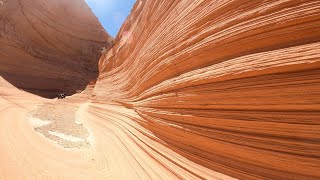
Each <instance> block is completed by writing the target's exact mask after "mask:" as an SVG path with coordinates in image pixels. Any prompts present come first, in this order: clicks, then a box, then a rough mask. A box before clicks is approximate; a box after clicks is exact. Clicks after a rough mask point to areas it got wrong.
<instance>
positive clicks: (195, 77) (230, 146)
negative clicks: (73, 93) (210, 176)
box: [90, 0, 320, 179]
mask: <svg viewBox="0 0 320 180" xmlns="http://www.w3.org/2000/svg"><path fill="white" fill-rule="evenodd" d="M319 29H320V2H319V1H314V0H301V1H297V0H286V1H283V0H268V1H252V0H233V1H230V0H220V1H213V0H212V1H210V0H197V1H194V0H185V1H181V0H171V1H163V0H153V1H144V0H138V1H137V2H136V4H135V6H134V8H133V10H132V12H131V14H130V15H129V17H128V18H127V20H126V21H125V23H124V25H123V26H122V28H121V30H120V32H119V34H118V36H117V37H116V39H115V44H114V46H113V48H112V49H110V50H109V51H108V52H107V53H106V54H105V55H103V56H102V57H101V59H100V62H99V70H100V75H99V78H98V80H97V82H96V84H95V87H94V89H93V94H92V96H93V98H92V102H94V104H117V105H121V106H124V107H126V108H127V109H131V110H134V111H135V112H136V113H137V114H138V115H139V116H138V117H134V118H133V117H131V120H132V121H136V122H138V123H139V125H140V126H141V127H143V128H145V129H148V130H149V131H151V132H152V133H153V134H154V135H155V136H156V138H155V137H153V136H152V135H150V134H148V133H143V131H142V130H141V133H140V134H139V135H137V134H134V133H132V132H133V130H132V128H133V129H135V130H138V131H139V130H140V129H139V127H140V126H136V127H130V129H128V128H126V126H123V127H121V128H119V131H124V132H126V134H127V136H129V137H132V139H133V141H134V142H136V143H137V144H139V143H146V142H147V141H157V142H158V143H160V144H162V145H163V146H166V147H167V148H170V149H171V150H173V151H174V152H176V153H178V154H180V155H182V156H184V157H185V158H187V159H189V160H191V161H193V162H195V163H197V164H199V165H202V166H203V167H206V168H209V169H211V170H214V171H217V172H221V173H223V174H226V175H229V176H232V177H236V178H240V179H261V178H267V179H288V178H289V179H319V178H320V154H319V152H320V121H319V120H320V94H319V90H320V31H319ZM90 88H92V86H90ZM92 108H94V106H93V107H92ZM93 110H94V109H93ZM93 110H92V111H93ZM96 110H97V109H96ZM97 111H99V109H98V110H97ZM100 111H101V109H100ZM109 111H110V112H111V110H106V111H104V113H107V114H108V112H109ZM100 113H102V112H100ZM112 113H115V114H118V115H119V116H121V115H122V116H124V117H130V114H126V111H124V110H123V111H113V112H112ZM112 113H110V116H111V114H112ZM111 123H114V124H119V123H126V122H124V121H123V119H121V118H119V119H117V120H116V121H114V122H111ZM142 137H143V138H142ZM146 138H147V139H149V140H145V139H146ZM154 150H155V151H156V152H157V153H154V154H150V156H151V157H152V158H154V159H161V158H167V159H171V161H172V162H173V163H175V164H178V165H179V167H181V168H182V169H184V170H185V171H186V172H187V171H188V172H190V171H191V172H192V173H193V175H195V176H196V177H198V178H201V177H203V176H201V174H198V173H197V171H192V170H190V169H189V168H190V166H189V165H188V164H183V163H180V162H178V161H176V160H174V158H173V157H170V156H166V155H165V153H161V151H160V150H159V151H157V149H154ZM168 169H169V170H170V171H171V172H174V171H175V169H170V168H168ZM197 175H198V176H197Z"/></svg>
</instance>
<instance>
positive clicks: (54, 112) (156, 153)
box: [0, 92, 232, 179]
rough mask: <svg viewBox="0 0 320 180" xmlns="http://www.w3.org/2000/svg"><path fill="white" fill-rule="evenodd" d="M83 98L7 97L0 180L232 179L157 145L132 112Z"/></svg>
mask: <svg viewBox="0 0 320 180" xmlns="http://www.w3.org/2000/svg"><path fill="white" fill-rule="evenodd" d="M84 96H85V95H81V94H78V95H75V96H72V97H67V98H66V99H63V100H57V99H54V100H47V99H43V98H40V97H38V96H35V95H32V94H28V93H25V92H21V93H18V94H12V95H9V96H2V97H1V98H0V107H1V110H0V147H1V148H0V162H1V168H0V179H8V178H9V179H24V178H32V179H46V178H50V179H51V178H53V179H73V178H77V179H127V178H130V179H142V178H144V179H150V178H152V179H168V178H170V179H178V178H188V179H194V178H200V176H201V177H206V178H209V179H212V178H213V179H232V178H231V177H228V176H226V175H223V174H221V173H217V172H214V171H212V170H209V169H206V168H204V167H202V166H199V165H197V164H195V163H193V162H191V161H189V160H187V159H185V158H184V157H182V156H180V155H178V154H176V153H174V152H173V151H171V150H169V149H167V148H166V147H164V146H163V145H160V144H159V143H157V141H158V139H157V137H156V136H154V135H152V133H151V132H149V131H148V130H146V129H144V128H142V127H140V126H139V124H138V123H137V122H136V121H134V120H138V119H139V116H138V114H137V113H136V112H134V111H133V110H130V109H127V108H125V107H123V106H121V105H118V104H95V103H91V102H90V101H89V100H86V99H87V98H85V97H84ZM125 111H126V116H127V117H124V116H123V115H122V114H123V112H125ZM120 112H121V113H120ZM133 119H134V120H133ZM144 134H149V135H151V136H154V140H152V139H149V138H146V136H144ZM169 157H170V159H169ZM186 167H188V168H186ZM190 170H191V171H192V172H191V171H190ZM195 172H196V173H195ZM199 175H200V176H199Z"/></svg>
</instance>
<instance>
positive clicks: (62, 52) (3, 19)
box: [0, 0, 112, 97]
mask: <svg viewBox="0 0 320 180" xmlns="http://www.w3.org/2000/svg"><path fill="white" fill-rule="evenodd" d="M1 2H2V3H1V4H0V63H1V67H0V75H1V76H2V77H3V78H5V79H6V80H7V81H9V82H10V83H11V84H13V85H14V86H16V87H18V88H22V89H24V90H26V91H29V92H32V93H35V94H38V95H41V96H44V97H52V96H53V95H56V93H57V92H61V91H64V92H67V93H74V92H75V91H76V90H78V89H84V88H85V87H86V85H87V84H88V83H89V82H90V81H91V80H92V79H94V78H96V77H97V76H98V67H97V61H98V60H99V54H100V53H99V51H100V49H101V48H102V47H109V46H110V41H111V40H112V38H111V37H110V36H109V35H108V34H107V33H106V32H105V30H104V29H103V28H102V26H101V25H100V23H99V22H98V20H97V18H96V17H95V16H94V15H93V13H92V12H91V10H90V9H89V7H88V6H87V4H86V3H85V2H84V1H81V0H80V1H79V0H68V1H64V0H50V1H40V0H2V1H1Z"/></svg>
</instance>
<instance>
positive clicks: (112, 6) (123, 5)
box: [85, 0, 136, 37]
mask: <svg viewBox="0 0 320 180" xmlns="http://www.w3.org/2000/svg"><path fill="white" fill-rule="evenodd" d="M85 1H86V2H87V4H88V5H89V7H90V8H91V9H92V11H93V12H94V14H95V15H96V16H97V17H98V19H99V21H100V23H101V24H102V26H103V27H104V28H105V30H107V32H108V33H109V34H110V35H111V36H113V37H115V36H116V35H117V34H118V31H119V29H120V27H121V25H122V24H123V22H124V21H125V20H126V19H127V16H128V15H129V13H130V11H131V9H132V7H133V5H134V3H135V2H136V0H85Z"/></svg>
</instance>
